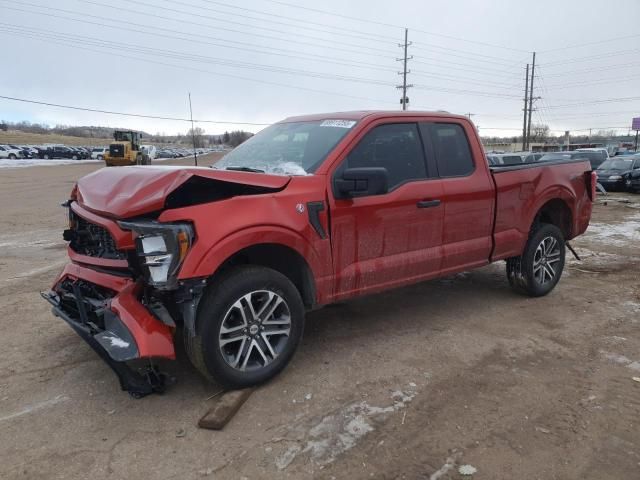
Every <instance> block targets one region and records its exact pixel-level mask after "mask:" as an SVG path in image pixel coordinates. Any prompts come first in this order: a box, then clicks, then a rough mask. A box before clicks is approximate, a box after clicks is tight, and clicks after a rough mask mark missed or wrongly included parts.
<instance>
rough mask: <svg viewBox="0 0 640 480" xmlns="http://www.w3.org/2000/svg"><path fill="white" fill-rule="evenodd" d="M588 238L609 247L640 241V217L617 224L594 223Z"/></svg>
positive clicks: (634, 216)
mask: <svg viewBox="0 0 640 480" xmlns="http://www.w3.org/2000/svg"><path fill="white" fill-rule="evenodd" d="M586 236H588V237H590V238H591V239H593V240H595V241H597V242H600V243H606V244H608V245H616V246H624V245H627V244H628V243H629V242H633V241H638V240H640V215H637V214H636V215H633V216H632V217H630V218H629V219H628V220H627V221H625V222H622V223H615V224H605V223H592V224H590V225H589V228H588V229H587V232H586Z"/></svg>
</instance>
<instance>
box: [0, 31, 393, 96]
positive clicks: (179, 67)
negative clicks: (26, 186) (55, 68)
mask: <svg viewBox="0 0 640 480" xmlns="http://www.w3.org/2000/svg"><path fill="white" fill-rule="evenodd" d="M0 33H2V32H0ZM49 41H50V42H52V43H58V44H62V45H65V46H69V47H72V48H77V49H80V50H86V51H89V52H96V53H105V54H107V55H112V56H116V57H121V58H127V59H131V60H136V61H138V62H146V63H152V64H155V65H163V66H167V67H172V68H178V69H180V70H193V71H196V72H201V73H206V74H209V75H215V76H222V77H227V78H234V79H236V80H246V81H249V82H255V83H261V84H265V85H275V86H278V87H286V88H293V89H296V90H302V91H307V92H312V93H321V94H323V95H331V96H338V97H345V98H352V99H356V100H366V101H369V102H376V103H386V101H385V100H377V99H372V98H368V97H360V96H355V95H348V94H344V93H338V92H330V91H326V90H319V89H315V88H308V87H302V86H299V85H290V84H285V83H279V82H272V81H267V80H259V79H256V78H250V77H243V76H240V75H234V74H230V73H222V72H217V71H216V72H212V71H211V70H205V69H202V68H196V67H190V66H185V65H176V64H173V63H166V62H158V61H155V60H149V59H147V58H140V57H133V56H130V55H123V54H117V53H113V52H105V51H101V50H95V49H92V48H87V47H81V46H79V45H77V44H75V43H63V42H60V41H55V40H49Z"/></svg>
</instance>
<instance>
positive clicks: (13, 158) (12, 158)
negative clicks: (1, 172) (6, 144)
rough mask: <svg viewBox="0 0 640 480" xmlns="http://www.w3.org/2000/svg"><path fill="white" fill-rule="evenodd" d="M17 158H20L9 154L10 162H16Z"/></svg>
mask: <svg viewBox="0 0 640 480" xmlns="http://www.w3.org/2000/svg"><path fill="white" fill-rule="evenodd" d="M16 158H18V157H16V156H15V154H13V153H10V154H9V160H15V159H16Z"/></svg>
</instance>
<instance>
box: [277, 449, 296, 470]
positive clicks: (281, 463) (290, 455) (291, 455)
mask: <svg viewBox="0 0 640 480" xmlns="http://www.w3.org/2000/svg"><path fill="white" fill-rule="evenodd" d="M299 451H300V446H299V445H293V446H291V447H289V448H288V449H287V451H286V452H284V453H283V454H282V455H280V456H279V457H278V458H276V467H277V468H278V470H284V469H285V468H287V467H288V466H289V464H290V463H291V462H293V460H294V459H295V458H296V455H297V454H298V452H299Z"/></svg>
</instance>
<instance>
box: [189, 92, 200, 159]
mask: <svg viewBox="0 0 640 480" xmlns="http://www.w3.org/2000/svg"><path fill="white" fill-rule="evenodd" d="M189 114H190V115H191V139H192V140H193V163H194V164H195V166H196V167H197V166H198V155H197V154H196V131H195V129H194V128H193V109H192V108H191V92H189Z"/></svg>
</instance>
